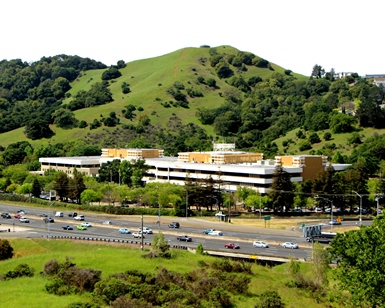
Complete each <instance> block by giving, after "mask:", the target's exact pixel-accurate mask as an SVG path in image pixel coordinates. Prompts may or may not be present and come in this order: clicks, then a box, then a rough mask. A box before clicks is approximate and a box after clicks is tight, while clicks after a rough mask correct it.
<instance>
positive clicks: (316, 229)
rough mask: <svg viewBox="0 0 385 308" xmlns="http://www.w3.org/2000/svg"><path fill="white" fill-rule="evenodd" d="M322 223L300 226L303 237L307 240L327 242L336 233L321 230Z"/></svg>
mask: <svg viewBox="0 0 385 308" xmlns="http://www.w3.org/2000/svg"><path fill="white" fill-rule="evenodd" d="M322 227H323V225H313V226H304V227H303V228H302V231H303V237H304V238H305V239H306V241H308V242H319V243H325V244H329V243H330V242H331V241H332V240H333V238H334V237H335V236H336V233H333V232H322Z"/></svg>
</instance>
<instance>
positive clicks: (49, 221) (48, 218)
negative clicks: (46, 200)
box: [46, 202, 55, 240]
mask: <svg viewBox="0 0 385 308" xmlns="http://www.w3.org/2000/svg"><path fill="white" fill-rule="evenodd" d="M53 204H55V202H52V203H51V204H50V205H49V206H48V216H47V220H46V222H47V228H48V240H49V236H50V234H49V231H50V230H49V228H50V223H51V219H50V217H51V216H50V214H49V213H50V208H51V205H53Z"/></svg>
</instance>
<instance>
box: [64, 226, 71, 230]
mask: <svg viewBox="0 0 385 308" xmlns="http://www.w3.org/2000/svg"><path fill="white" fill-rule="evenodd" d="M62 229H63V230H73V229H74V228H73V227H71V226H63V227H62Z"/></svg>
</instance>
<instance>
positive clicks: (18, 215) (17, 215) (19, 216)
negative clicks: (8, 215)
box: [13, 214, 22, 219]
mask: <svg viewBox="0 0 385 308" xmlns="http://www.w3.org/2000/svg"><path fill="white" fill-rule="evenodd" d="M13 217H15V218H17V219H20V218H21V217H22V216H21V215H20V214H16V215H15V216H13Z"/></svg>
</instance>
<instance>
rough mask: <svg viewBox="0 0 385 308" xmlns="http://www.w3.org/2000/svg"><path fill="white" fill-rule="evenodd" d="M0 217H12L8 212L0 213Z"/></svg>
mask: <svg viewBox="0 0 385 308" xmlns="http://www.w3.org/2000/svg"><path fill="white" fill-rule="evenodd" d="M1 217H3V218H6V219H10V218H12V217H11V215H9V214H8V213H1Z"/></svg>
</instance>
